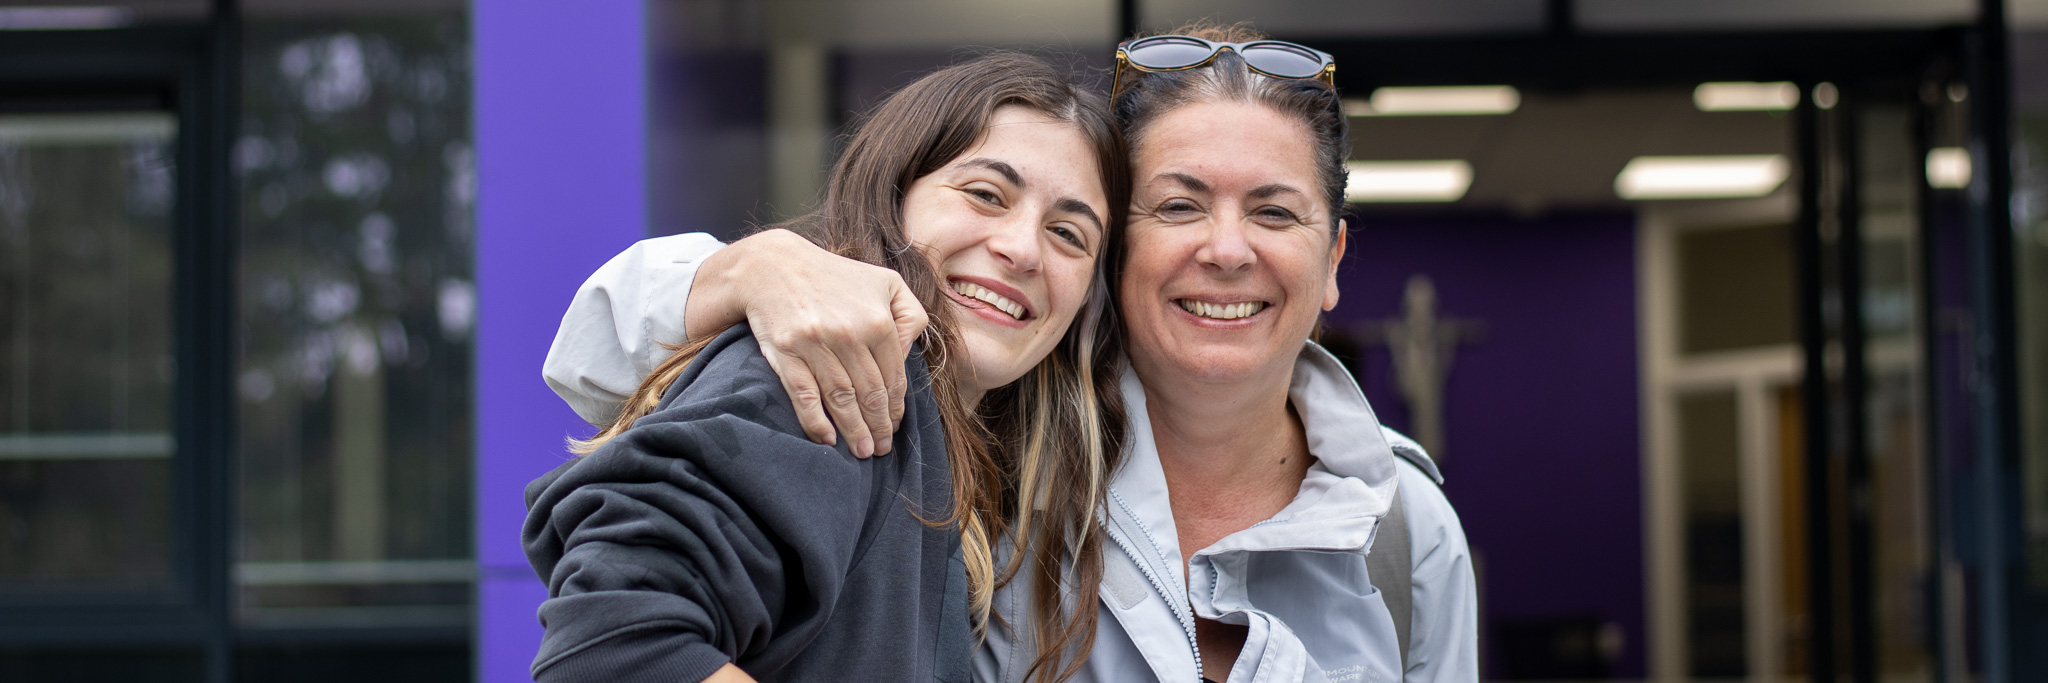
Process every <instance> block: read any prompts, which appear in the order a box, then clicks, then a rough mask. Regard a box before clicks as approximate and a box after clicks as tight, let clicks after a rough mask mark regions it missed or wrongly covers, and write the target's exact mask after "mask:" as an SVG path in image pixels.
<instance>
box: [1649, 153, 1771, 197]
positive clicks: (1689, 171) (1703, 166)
mask: <svg viewBox="0 0 2048 683" xmlns="http://www.w3.org/2000/svg"><path fill="white" fill-rule="evenodd" d="M1791 171H1792V168H1791V165H1790V164H1789V163H1787V162H1786V161H1785V157H1784V155H1781V154H1745V155H1729V156H1697V157H1636V158H1634V159H1630V160H1629V162H1628V165H1627V166H1625V167H1623V168H1622V169H1621V174H1620V175H1618V176H1615V178H1614V193H1615V194H1617V195H1620V196H1621V198H1622V199H1718V198H1735V197H1762V196H1765V195H1768V194H1770V193H1772V192H1774V191H1776V190H1777V189H1778V186H1779V185H1782V184H1784V183H1785V178H1786V176H1788V175H1790V174H1791Z"/></svg>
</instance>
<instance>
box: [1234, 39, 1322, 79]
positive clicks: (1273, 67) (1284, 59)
mask: <svg viewBox="0 0 2048 683" xmlns="http://www.w3.org/2000/svg"><path fill="white" fill-rule="evenodd" d="M1244 61H1245V63H1246V64H1250V65H1251V66H1252V68H1254V69H1258V70H1260V71H1264V72H1266V73H1269V74H1272V75H1275V76H1279V77H1281V78H1312V77H1314V76H1315V75H1316V74H1318V73H1321V72H1322V70H1323V60H1322V58H1321V57H1317V56H1315V55H1314V54H1311V53H1309V52H1308V51H1306V50H1302V49H1300V48H1295V47H1289V46H1286V45H1276V44H1273V43H1263V44H1259V45H1246V46H1245V47H1244Z"/></svg>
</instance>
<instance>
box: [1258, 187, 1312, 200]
mask: <svg viewBox="0 0 2048 683" xmlns="http://www.w3.org/2000/svg"><path fill="white" fill-rule="evenodd" d="M1289 193H1292V194H1298V195H1307V194H1308V193H1307V192H1302V191H1301V190H1299V189H1296V188H1295V187H1294V186H1293V185H1284V184H1281V183H1273V184H1271V185H1260V186H1258V187H1255V188H1252V191H1251V192H1250V194H1251V196H1252V198H1253V199H1266V198H1269V197H1272V196H1273V195H1276V194H1289Z"/></svg>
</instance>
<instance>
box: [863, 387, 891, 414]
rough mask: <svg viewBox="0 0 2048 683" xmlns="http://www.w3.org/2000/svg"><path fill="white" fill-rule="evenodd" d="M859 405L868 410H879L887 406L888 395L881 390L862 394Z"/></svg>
mask: <svg viewBox="0 0 2048 683" xmlns="http://www.w3.org/2000/svg"><path fill="white" fill-rule="evenodd" d="M860 406H861V407H862V408H866V409H867V410H868V411H869V412H881V411H883V410H885V409H887V408H888V407H889V395H888V394H885V393H882V392H869V393H866V394H862V395H861V397H860Z"/></svg>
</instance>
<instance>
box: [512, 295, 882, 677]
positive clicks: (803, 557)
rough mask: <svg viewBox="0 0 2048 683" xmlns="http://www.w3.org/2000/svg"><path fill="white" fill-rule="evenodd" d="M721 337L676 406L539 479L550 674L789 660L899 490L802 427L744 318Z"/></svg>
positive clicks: (537, 667)
mask: <svg viewBox="0 0 2048 683" xmlns="http://www.w3.org/2000/svg"><path fill="white" fill-rule="evenodd" d="M704 353H705V355H704V356H702V357H700V358H699V359H698V360H697V362H695V363H693V364H692V366H691V368H690V369H689V370H687V371H686V372H685V374H684V376H683V377H682V379H680V380H678V381H677V383H676V387H681V389H680V390H679V389H677V388H674V387H672V388H671V389H670V397H669V399H668V400H667V402H666V403H665V404H664V408H663V409H662V410H661V411H659V412H657V413H655V414H653V415H650V416H648V417H646V418H643V419H642V420H641V421H640V422H639V423H637V424H636V425H635V426H634V428H633V429H632V430H630V431H628V432H626V433H625V434H623V435H621V436H620V437H619V438H617V439H614V440H613V441H612V442H611V443H608V444H606V445H605V446H604V447H603V448H600V449H599V450H598V451H597V452H595V453H592V454H590V455H588V456H585V457H583V458H579V459H577V460H575V461H572V462H570V463H568V464H565V465H563V466H562V467H560V468H557V469H556V470H555V471H554V472H551V473H549V474H548V475H546V476H544V477H542V478H540V479H539V480H536V481H534V482H533V483H532V484H531V485H529V486H528V487H527V492H526V493H527V501H528V516H527V520H526V525H525V528H524V529H523V533H522V537H523V538H522V541H523V542H524V544H525V547H526V552H527V557H528V559H529V561H531V562H532V563H533V566H534V569H535V571H536V572H538V573H539V574H540V576H541V578H542V579H544V580H545V581H546V582H547V584H548V596H549V599H548V600H547V601H546V602H545V603H543V604H542V605H541V608H540V619H541V622H542V624H543V625H544V626H545V627H546V629H547V632H546V636H545V637H544V639H543V640H542V643H541V649H540V652H539V654H538V655H537V656H536V657H535V659H534V663H533V674H534V678H535V680H537V681H541V682H542V683H548V682H550V681H607V682H608V683H611V682H621V683H623V682H630V681H696V680H701V679H703V678H704V677H706V676H708V675H710V674H711V672H713V671H715V670H716V669H718V668H719V667H720V666H722V665H724V664H725V663H726V662H728V661H735V660H741V659H749V660H750V661H753V662H759V663H762V665H763V666H766V667H771V668H772V666H774V664H775V662H777V661H778V660H780V661H786V659H787V657H789V656H793V655H794V654H795V652H796V651H798V650H801V648H802V645H803V644H804V643H805V642H807V638H806V637H805V634H807V633H815V631H816V629H817V627H818V626H819V625H820V624H822V623H823V622H824V621H825V619H826V618H827V617H828V616H829V614H830V609H829V607H830V606H831V605H833V604H835V602H836V601H837V599H838V595H839V592H840V590H841V589H842V588H843V587H844V584H845V581H846V575H847V572H848V568H849V567H850V566H851V565H852V563H853V561H854V559H855V557H854V556H855V553H856V548H857V547H859V546H860V545H861V543H860V540H861V538H862V537H863V536H864V535H865V534H866V533H867V532H866V530H865V527H866V520H867V519H869V517H870V516H871V514H872V513H873V505H874V503H876V502H877V499H878V498H884V497H881V496H876V495H875V493H874V492H875V491H876V490H877V487H876V482H875V478H876V475H875V468H873V467H863V466H861V463H859V462H858V461H856V460H854V459H853V458H852V457H851V456H850V455H849V454H848V453H846V452H845V451H844V450H842V449H840V448H837V447H833V446H820V445H817V444H814V443H811V442H810V441H809V440H807V439H805V438H803V437H802V436H800V435H801V434H802V430H801V428H800V427H799V425H798V424H797V422H796V417H795V415H794V413H793V412H792V411H791V409H790V407H789V400H788V399H787V398H785V397H784V396H783V393H782V388H781V383H780V382H779V381H776V380H775V378H774V375H773V372H772V371H771V370H770V369H769V368H768V366H767V362H766V361H764V360H762V359H761V356H760V353H759V350H758V347H757V346H755V345H754V341H753V338H752V337H751V336H750V334H749V332H748V331H747V328H746V327H745V326H740V327H736V328H734V329H732V330H728V331H727V332H726V333H725V334H723V335H721V336H720V337H719V339H718V340H717V341H715V342H713V344H712V345H711V346H710V347H707V348H706V349H705V351H704ZM771 635H772V636H775V638H774V642H773V643H771V639H770V636H771Z"/></svg>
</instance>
